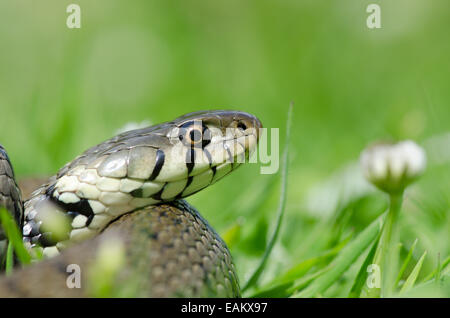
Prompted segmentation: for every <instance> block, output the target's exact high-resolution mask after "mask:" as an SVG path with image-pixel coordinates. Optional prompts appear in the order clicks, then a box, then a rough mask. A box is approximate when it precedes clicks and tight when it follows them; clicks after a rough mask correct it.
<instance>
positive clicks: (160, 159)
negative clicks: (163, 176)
mask: <svg viewBox="0 0 450 318" xmlns="http://www.w3.org/2000/svg"><path fill="white" fill-rule="evenodd" d="M164 159H165V154H164V151H162V150H161V149H158V150H157V151H156V162H155V166H154V167H153V171H152V174H151V176H150V178H149V180H150V181H153V180H155V179H156V177H158V175H159V173H160V172H161V169H162V167H163V165H164Z"/></svg>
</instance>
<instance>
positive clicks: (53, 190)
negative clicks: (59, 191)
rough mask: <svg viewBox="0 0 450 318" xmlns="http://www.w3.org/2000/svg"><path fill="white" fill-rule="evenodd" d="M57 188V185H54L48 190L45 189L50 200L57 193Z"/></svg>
mask: <svg viewBox="0 0 450 318" xmlns="http://www.w3.org/2000/svg"><path fill="white" fill-rule="evenodd" d="M55 186H56V183H53V184H52V185H51V186H49V187H48V188H47V189H45V194H46V195H47V196H49V197H50V198H53V192H55Z"/></svg>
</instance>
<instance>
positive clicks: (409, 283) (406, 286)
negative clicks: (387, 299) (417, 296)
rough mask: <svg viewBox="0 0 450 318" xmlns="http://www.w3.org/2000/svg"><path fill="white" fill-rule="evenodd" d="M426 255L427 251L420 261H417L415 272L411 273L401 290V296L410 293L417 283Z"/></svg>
mask: <svg viewBox="0 0 450 318" xmlns="http://www.w3.org/2000/svg"><path fill="white" fill-rule="evenodd" d="M426 255H427V251H425V252H424V253H423V254H422V256H421V257H420V259H419V260H418V261H417V264H416V266H414V268H413V270H412V271H411V274H409V276H408V278H407V279H406V281H405V284H403V287H402V289H401V290H400V294H403V293H404V292H407V291H409V290H410V289H411V288H412V287H413V286H414V283H415V282H416V280H417V277H418V276H419V273H420V269H421V268H422V264H423V261H424V259H425V256H426Z"/></svg>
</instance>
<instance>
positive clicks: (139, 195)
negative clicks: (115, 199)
mask: <svg viewBox="0 0 450 318" xmlns="http://www.w3.org/2000/svg"><path fill="white" fill-rule="evenodd" d="M130 194H131V196H132V197H133V198H143V197H144V190H142V188H139V189H136V190H133V191H131V192H130Z"/></svg>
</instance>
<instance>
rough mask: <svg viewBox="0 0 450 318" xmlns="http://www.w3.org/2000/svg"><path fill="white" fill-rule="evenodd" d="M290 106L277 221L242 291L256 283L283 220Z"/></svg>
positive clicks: (290, 106)
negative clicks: (256, 265) (259, 259)
mask: <svg viewBox="0 0 450 318" xmlns="http://www.w3.org/2000/svg"><path fill="white" fill-rule="evenodd" d="M292 108H293V104H292V103H291V104H290V105H289V110H288V116H287V123H286V140H285V146H284V152H283V161H282V168H281V195H280V202H279V206H278V213H277V221H276V225H275V230H274V232H273V234H272V237H271V238H270V240H269V243H268V244H267V247H266V249H265V251H264V254H263V256H262V258H261V261H260V263H259V265H258V267H257V268H256V270H255V271H254V272H253V274H252V275H251V276H250V278H249V280H248V281H247V282H246V283H245V284H244V287H243V288H242V290H241V291H242V292H245V291H246V290H247V289H248V288H250V287H253V286H254V285H256V283H257V281H258V279H259V277H260V276H261V274H262V272H263V270H264V268H265V266H266V263H267V260H268V258H269V255H270V253H271V252H272V249H273V247H274V245H275V242H276V241H277V239H278V234H279V232H280V228H281V221H282V220H283V216H284V208H285V206H286V187H287V170H288V154H289V137H290V131H291V122H292Z"/></svg>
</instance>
